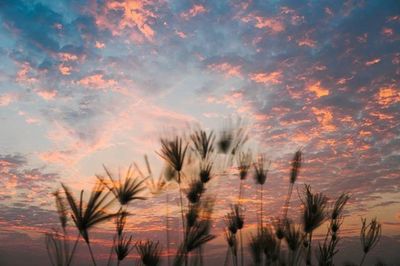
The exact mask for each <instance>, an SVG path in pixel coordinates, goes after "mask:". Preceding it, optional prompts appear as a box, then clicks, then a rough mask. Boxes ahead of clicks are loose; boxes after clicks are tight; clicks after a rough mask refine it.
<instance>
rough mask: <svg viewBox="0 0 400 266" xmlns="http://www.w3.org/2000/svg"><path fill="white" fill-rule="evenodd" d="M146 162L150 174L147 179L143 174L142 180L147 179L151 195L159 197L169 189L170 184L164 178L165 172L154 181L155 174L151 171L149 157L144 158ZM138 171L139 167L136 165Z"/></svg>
mask: <svg viewBox="0 0 400 266" xmlns="http://www.w3.org/2000/svg"><path fill="white" fill-rule="evenodd" d="M144 161H145V163H146V167H147V173H148V176H147V177H148V178H146V177H145V176H143V174H141V175H142V178H143V179H146V186H147V189H148V190H149V191H150V193H151V194H153V195H158V194H160V193H161V192H163V191H164V190H165V189H166V188H167V186H168V182H167V180H166V179H165V178H164V176H163V172H161V173H160V175H159V177H158V179H157V180H154V178H153V173H152V171H151V167H150V163H149V159H148V157H147V155H145V156H144ZM136 169H138V166H137V165H136Z"/></svg>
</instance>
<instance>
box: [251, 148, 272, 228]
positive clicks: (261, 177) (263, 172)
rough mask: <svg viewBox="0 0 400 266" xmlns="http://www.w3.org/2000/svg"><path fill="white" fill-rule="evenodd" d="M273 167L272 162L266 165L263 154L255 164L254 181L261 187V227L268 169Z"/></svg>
mask: <svg viewBox="0 0 400 266" xmlns="http://www.w3.org/2000/svg"><path fill="white" fill-rule="evenodd" d="M270 165H271V161H270V162H269V163H268V166H267V165H266V161H265V155H264V154H261V155H259V156H258V158H257V162H256V163H255V164H254V180H255V181H256V183H257V184H258V185H259V186H260V226H261V227H262V226H263V204H262V202H263V191H264V183H265V181H266V180H267V175H268V169H269V166H270Z"/></svg>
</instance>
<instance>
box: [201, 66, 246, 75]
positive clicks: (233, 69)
mask: <svg viewBox="0 0 400 266" xmlns="http://www.w3.org/2000/svg"><path fill="white" fill-rule="evenodd" d="M208 68H209V69H211V70H213V71H217V72H222V73H225V75H227V76H232V77H240V76H241V75H242V74H241V68H242V67H241V66H240V65H237V66H235V65H232V64H230V63H226V62H224V63H219V64H211V65H208Z"/></svg>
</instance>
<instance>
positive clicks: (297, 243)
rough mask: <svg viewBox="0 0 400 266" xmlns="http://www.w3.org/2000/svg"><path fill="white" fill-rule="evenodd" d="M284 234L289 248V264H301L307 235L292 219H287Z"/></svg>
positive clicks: (294, 265) (290, 265)
mask: <svg viewBox="0 0 400 266" xmlns="http://www.w3.org/2000/svg"><path fill="white" fill-rule="evenodd" d="M284 235H285V241H286V243H287V246H288V249H289V254H288V265H289V266H296V265H298V264H299V259H300V255H301V248H302V247H303V242H304V237H305V236H304V234H303V232H302V231H301V228H300V227H298V226H296V225H295V224H293V222H292V221H290V220H286V226H285V231H284Z"/></svg>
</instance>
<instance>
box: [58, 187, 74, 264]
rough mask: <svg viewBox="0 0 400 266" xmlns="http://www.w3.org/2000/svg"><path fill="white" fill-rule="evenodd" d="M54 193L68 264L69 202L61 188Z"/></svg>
mask: <svg viewBox="0 0 400 266" xmlns="http://www.w3.org/2000/svg"><path fill="white" fill-rule="evenodd" d="M53 195H54V197H55V200H56V208H57V214H58V219H59V220H60V224H61V228H62V230H63V241H64V243H63V247H64V254H65V255H66V257H65V263H66V264H68V260H69V258H68V256H69V245H68V231H67V222H68V208H67V203H66V201H65V198H64V197H63V196H61V193H60V190H57V191H55V192H54V193H53ZM74 252H75V250H74ZM71 255H72V254H71Z"/></svg>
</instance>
